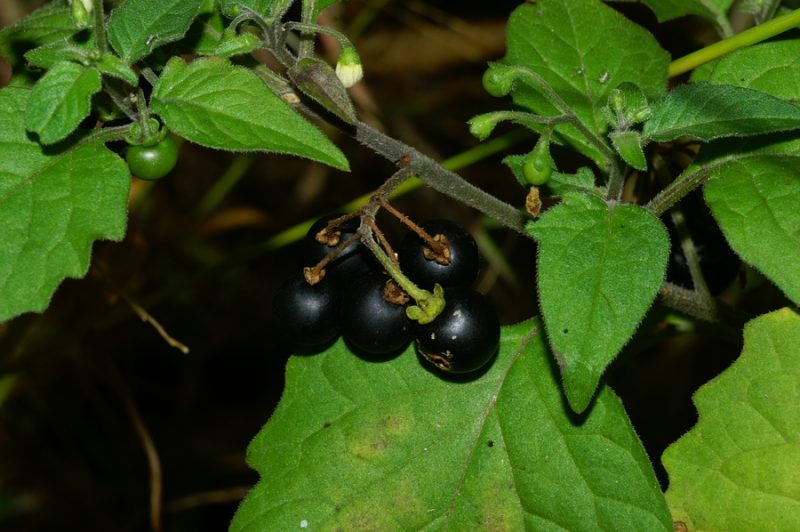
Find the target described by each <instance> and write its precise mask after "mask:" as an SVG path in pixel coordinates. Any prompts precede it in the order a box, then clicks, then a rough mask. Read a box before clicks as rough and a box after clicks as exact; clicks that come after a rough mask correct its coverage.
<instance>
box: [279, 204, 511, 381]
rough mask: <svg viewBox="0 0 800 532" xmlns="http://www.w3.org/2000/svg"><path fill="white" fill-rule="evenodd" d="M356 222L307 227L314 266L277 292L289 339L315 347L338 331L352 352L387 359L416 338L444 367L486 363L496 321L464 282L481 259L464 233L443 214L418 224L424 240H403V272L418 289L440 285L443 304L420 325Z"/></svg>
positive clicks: (337, 220) (463, 368) (469, 368)
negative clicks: (366, 244) (360, 235)
mask: <svg viewBox="0 0 800 532" xmlns="http://www.w3.org/2000/svg"><path fill="white" fill-rule="evenodd" d="M359 225H360V221H359V219H358V218H350V219H345V220H343V221H342V219H341V215H331V216H327V217H325V218H322V219H320V220H318V221H317V222H316V223H315V224H314V225H313V226H312V227H311V229H309V231H308V234H307V235H306V238H305V242H304V245H305V246H306V249H305V258H306V263H307V264H312V265H316V266H315V267H309V268H306V269H305V271H304V273H303V274H302V275H301V274H298V275H297V276H295V277H293V278H291V279H289V281H288V282H286V283H285V284H284V285H283V286H282V288H281V289H280V290H279V291H278V293H277V295H276V297H275V311H276V315H277V316H278V319H279V322H280V326H281V329H282V331H283V333H284V334H285V335H286V336H287V338H289V339H290V340H292V341H293V342H294V343H295V344H296V345H298V346H301V347H305V348H319V347H321V346H324V345H326V344H328V343H329V342H331V341H333V340H334V339H335V338H336V337H337V336H338V335H339V334H341V335H342V336H344V338H345V340H346V342H347V343H348V345H349V346H350V347H351V348H352V349H353V351H355V352H357V353H358V354H360V355H362V356H364V357H366V358H369V359H373V360H375V359H386V358H389V357H391V356H393V355H394V354H397V353H399V352H401V351H402V350H404V349H405V348H406V347H407V346H408V344H409V343H410V342H411V340H415V342H416V346H417V350H418V352H419V353H420V355H421V356H422V357H423V358H425V360H427V361H429V362H430V363H431V364H433V365H434V366H436V367H438V368H439V369H441V370H443V371H447V372H452V373H469V372H473V371H475V370H477V369H480V368H481V367H483V366H485V365H486V364H487V363H488V362H489V361H490V360H491V359H492V357H493V356H494V354H495V352H496V351H497V346H498V343H499V339H500V323H499V321H498V318H497V314H496V312H495V311H494V309H493V308H492V305H491V303H489V301H488V300H487V299H486V298H485V297H484V296H483V295H481V294H479V293H478V292H475V291H473V290H472V289H471V288H470V286H471V285H472V284H473V283H474V281H475V279H476V277H477V275H478V268H479V262H480V257H479V254H478V248H477V246H476V244H475V241H474V240H473V239H472V237H471V236H470V235H469V233H467V232H466V231H465V230H464V229H462V228H461V227H459V226H458V225H456V224H454V223H453V222H450V221H448V220H431V221H429V222H427V223H424V224H422V225H421V229H422V231H423V232H424V233H425V234H426V235H427V236H428V237H429V238H428V239H423V237H422V236H419V235H418V234H416V233H414V232H410V233H409V234H408V235H406V237H405V238H404V239H403V241H402V242H401V244H400V247H399V248H398V258H399V265H400V269H401V270H402V272H403V274H404V275H406V276H407V277H408V278H409V279H410V280H411V281H413V282H414V283H415V284H417V286H419V288H422V289H425V290H429V291H432V290H433V287H434V285H436V284H439V285H441V286H442V288H443V289H444V298H445V308H444V310H443V311H442V312H441V313H440V314H439V315H438V316H437V317H436V318H435V319H434V320H433V321H431V322H430V323H426V324H419V323H417V322H415V321H412V320H411V319H409V318H408V317H407V315H406V306H407V305H409V304H413V303H414V302H413V300H411V299H410V298H409V296H408V295H407V294H406V293H405V292H404V291H403V290H402V289H401V288H400V287H399V286H398V285H397V284H396V283H395V281H393V280H392V279H391V278H390V277H389V276H388V275H387V274H386V273H385V272H383V271H382V270H381V269H380V268H379V267H378V265H377V261H375V260H373V259H372V257H371V254H370V253H369V250H367V249H366V248H365V247H364V246H363V245H362V244H361V243H360V242H359V240H358V235H357V231H358V227H359ZM426 240H428V241H426ZM337 248H340V249H339V252H338V253H336V254H335V257H333V258H332V259H331V252H333V251H334V250H336V249H337ZM326 258H327V259H328V260H329V262H327V263H326V264H324V266H323V267H322V268H318V267H317V266H319V265H320V261H325V260H326ZM320 270H324V272H325V273H324V274H322V275H321V276H320V275H319V273H320ZM309 281H310V282H309Z"/></svg>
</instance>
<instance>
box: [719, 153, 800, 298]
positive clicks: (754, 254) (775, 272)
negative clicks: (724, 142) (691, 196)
mask: <svg viewBox="0 0 800 532" xmlns="http://www.w3.org/2000/svg"><path fill="white" fill-rule="evenodd" d="M798 175H800V157H797V156H795V157H786V156H774V155H762V156H756V157H750V158H748V159H747V160H742V161H730V162H728V163H726V164H724V165H722V166H721V167H720V168H719V169H717V170H716V171H715V172H714V173H713V174H712V177H711V178H710V179H709V181H708V183H707V184H706V186H705V191H704V192H705V198H706V202H707V203H708V205H709V207H711V212H712V213H713V215H714V218H715V219H716V220H717V222H718V223H719V225H720V228H721V229H722V232H723V233H724V234H725V238H726V239H727V240H728V243H729V244H730V245H731V248H733V250H734V251H736V253H737V254H739V255H740V256H741V257H742V259H743V260H744V261H746V262H747V263H748V264H751V265H752V266H754V267H755V268H757V269H758V270H760V271H761V272H763V273H764V275H766V276H767V277H769V278H770V279H771V280H772V281H773V282H774V283H775V284H776V285H778V287H779V288H780V289H781V290H783V291H784V293H785V294H786V295H787V296H788V297H789V298H791V299H792V301H794V302H795V303H796V304H800V260H798V257H800V209H798V206H799V205H800V179H799V178H798Z"/></svg>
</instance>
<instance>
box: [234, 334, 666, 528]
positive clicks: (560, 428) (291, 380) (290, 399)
mask: <svg viewBox="0 0 800 532" xmlns="http://www.w3.org/2000/svg"><path fill="white" fill-rule="evenodd" d="M248 462H249V463H250V465H251V466H252V467H253V468H255V469H256V470H258V472H259V473H260V474H261V481H260V482H259V483H258V484H257V486H256V488H255V489H254V490H253V491H252V492H251V493H250V494H249V495H248V497H247V498H246V499H245V501H244V502H243V503H242V505H241V507H240V508H239V510H238V512H237V513H236V516H235V518H234V520H233V523H232V525H231V530H232V531H235V532H241V531H271V530H294V529H299V528H300V527H307V528H308V529H309V530H339V529H341V530H525V529H528V530H565V529H566V530H578V531H580V530H586V531H589V530H615V531H619V530H631V531H640V530H671V529H672V525H671V521H670V517H669V514H668V513H667V511H666V507H665V503H664V500H663V495H662V494H661V492H660V490H659V487H658V484H657V482H656V480H655V478H654V475H653V472H652V469H651V466H650V464H649V462H648V460H647V457H646V455H645V453H644V451H643V450H642V447H641V445H640V443H639V441H638V439H637V437H636V434H635V433H634V431H633V429H632V427H631V426H630V424H629V422H628V420H627V417H626V416H625V412H624V411H623V409H622V406H621V404H620V402H619V400H618V399H617V397H616V396H615V395H614V394H613V392H611V390H610V389H609V388H603V390H602V391H601V392H600V394H599V395H598V399H597V402H596V404H595V405H594V408H593V409H592V410H591V412H589V413H587V414H586V415H584V416H575V415H574V414H572V413H571V412H570V410H569V408H568V407H567V406H566V405H565V404H564V402H563V397H562V395H561V392H560V388H559V385H558V382H557V378H556V376H555V375H554V370H553V368H552V361H551V360H550V357H549V356H548V355H547V352H546V348H545V344H544V341H543V340H542V337H541V334H539V333H538V331H537V326H536V325H535V324H534V323H533V322H526V323H521V324H518V325H515V326H512V327H504V328H503V331H502V338H501V347H500V353H499V355H498V358H497V359H496V360H495V362H494V364H493V366H492V367H491V368H490V369H489V371H488V372H487V373H485V374H484V375H482V376H480V377H478V378H477V379H475V380H472V381H470V382H461V383H457V382H448V381H445V380H443V379H441V378H440V377H438V376H436V375H434V374H432V373H431V372H429V371H426V370H425V369H423V368H422V367H420V362H419V361H418V360H417V357H416V356H415V354H414V352H413V350H412V349H409V350H408V351H407V352H405V353H403V354H402V355H400V356H399V357H398V358H395V359H394V360H391V361H389V362H383V363H368V362H364V361H363V360H361V359H359V358H357V357H356V356H355V355H353V354H352V353H350V352H349V351H348V350H347V348H346V347H345V344H344V342H342V341H339V342H338V343H336V344H335V345H334V346H333V347H331V348H330V349H328V351H326V352H325V353H322V354H319V355H314V356H310V357H294V358H292V359H291V360H290V361H289V364H288V367H287V372H286V389H285V392H284V396H283V398H282V399H281V403H280V405H279V406H278V409H277V410H276V412H275V413H274V415H273V417H272V419H271V420H270V421H269V422H268V423H267V425H266V426H265V427H264V428H263V429H262V430H261V432H260V433H259V435H258V436H257V437H256V438H255V440H253V442H252V443H251V445H250V448H249V450H248Z"/></svg>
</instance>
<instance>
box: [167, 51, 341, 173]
mask: <svg viewBox="0 0 800 532" xmlns="http://www.w3.org/2000/svg"><path fill="white" fill-rule="evenodd" d="M151 105H152V109H153V111H154V112H156V113H158V114H159V115H160V116H161V117H162V118H163V119H164V121H165V122H166V124H167V126H168V127H169V129H170V130H172V131H174V132H175V133H177V134H178V135H180V136H182V137H184V138H186V139H188V140H190V141H192V142H196V143H197V144H200V145H202V146H207V147H209V148H218V149H223V150H231V151H265V152H276V153H291V154H294V155H299V156H301V157H306V158H308V159H313V160H315V161H320V162H323V163H325V164H329V165H331V166H333V167H334V168H339V169H343V170H346V169H348V168H349V166H348V163H347V159H345V157H344V155H343V154H342V152H340V151H339V149H338V148H337V147H336V146H334V145H333V144H332V143H331V141H330V140H328V138H327V137H325V135H323V134H322V133H321V132H320V131H319V130H318V129H317V128H316V127H314V126H313V125H311V124H310V123H309V122H306V121H305V120H304V119H303V118H302V117H301V116H300V115H298V114H297V113H295V112H294V110H293V109H292V108H291V107H289V105H288V104H286V103H285V102H284V101H283V100H281V99H280V98H279V97H278V96H276V95H275V94H274V93H273V92H272V91H271V90H269V89H268V88H267V86H266V85H265V84H264V83H263V82H262V81H261V80H260V79H259V78H258V76H256V75H255V74H254V73H253V72H252V71H250V70H248V69H246V68H242V67H236V66H233V65H232V64H230V63H229V62H228V61H226V60H224V59H220V58H204V59H198V60H196V61H194V62H192V63H190V64H187V63H185V62H183V61H182V60H181V59H180V58H173V59H171V60H170V61H169V63H167V66H166V67H165V68H164V71H163V72H162V74H161V77H160V78H159V80H158V82H157V83H156V86H155V87H154V88H153V96H152V102H151Z"/></svg>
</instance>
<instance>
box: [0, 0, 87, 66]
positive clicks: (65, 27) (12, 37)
mask: <svg viewBox="0 0 800 532" xmlns="http://www.w3.org/2000/svg"><path fill="white" fill-rule="evenodd" d="M78 31H79V28H78V27H77V26H76V25H75V22H74V21H73V20H72V15H71V14H70V8H69V7H68V6H67V3H66V2H65V1H56V2H51V3H49V4H46V5H45V6H44V7H41V8H40V9H37V10H36V11H34V12H32V13H31V14H30V15H28V16H27V17H25V18H23V19H21V20H18V21H17V22H15V23H14V24H12V25H11V26H9V27H7V28H3V30H2V31H0V55H2V56H4V57H5V58H6V59H8V61H9V62H10V63H11V66H12V67H14V66H16V65H17V63H18V62H19V54H18V52H20V51H26V50H28V49H30V48H35V47H37V46H42V45H45V44H49V43H52V42H56V41H60V40H63V39H65V38H67V37H69V36H70V35H74V34H75V33H77V32H78ZM20 48H21V50H20Z"/></svg>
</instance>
